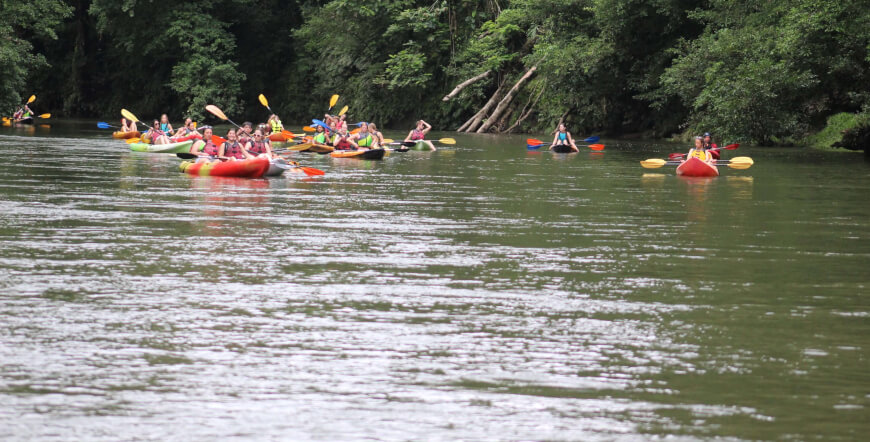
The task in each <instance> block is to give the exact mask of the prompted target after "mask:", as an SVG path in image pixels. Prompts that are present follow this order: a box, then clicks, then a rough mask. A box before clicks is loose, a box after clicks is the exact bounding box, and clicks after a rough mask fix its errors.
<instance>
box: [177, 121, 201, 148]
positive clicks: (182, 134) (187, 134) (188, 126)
mask: <svg viewBox="0 0 870 442" xmlns="http://www.w3.org/2000/svg"><path fill="white" fill-rule="evenodd" d="M193 138H202V135H201V134H200V133H199V132H197V130H196V125H195V124H193V120H192V119H190V118H187V119H185V120H184V126H182V127H180V128H178V130H177V131H175V137H174V138H173V140H175V142H179V141H187V140H190V139H193Z"/></svg>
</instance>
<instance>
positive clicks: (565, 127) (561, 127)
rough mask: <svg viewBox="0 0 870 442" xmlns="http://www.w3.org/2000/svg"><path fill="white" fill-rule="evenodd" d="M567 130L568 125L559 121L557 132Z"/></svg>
mask: <svg viewBox="0 0 870 442" xmlns="http://www.w3.org/2000/svg"><path fill="white" fill-rule="evenodd" d="M567 130H568V126H565V123H559V132H565V131H567Z"/></svg>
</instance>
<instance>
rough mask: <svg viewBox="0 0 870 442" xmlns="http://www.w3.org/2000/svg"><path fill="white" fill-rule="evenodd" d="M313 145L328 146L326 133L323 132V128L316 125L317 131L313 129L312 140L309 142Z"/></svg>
mask: <svg viewBox="0 0 870 442" xmlns="http://www.w3.org/2000/svg"><path fill="white" fill-rule="evenodd" d="M311 141H312V142H313V143H314V144H321V145H323V144H329V137H328V136H327V135H326V131H325V130H323V126H321V125H319V124H318V125H317V129H315V133H314V138H312V140H311Z"/></svg>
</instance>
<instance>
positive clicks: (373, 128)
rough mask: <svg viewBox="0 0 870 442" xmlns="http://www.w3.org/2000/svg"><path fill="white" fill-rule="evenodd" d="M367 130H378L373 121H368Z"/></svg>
mask: <svg viewBox="0 0 870 442" xmlns="http://www.w3.org/2000/svg"><path fill="white" fill-rule="evenodd" d="M369 130H370V131H372V132H377V131H378V127H377V126H375V123H369Z"/></svg>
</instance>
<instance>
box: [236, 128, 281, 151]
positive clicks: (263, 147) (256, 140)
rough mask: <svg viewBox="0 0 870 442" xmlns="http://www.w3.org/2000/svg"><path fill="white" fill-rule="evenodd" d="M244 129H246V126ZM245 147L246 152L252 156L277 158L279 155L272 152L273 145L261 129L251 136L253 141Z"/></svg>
mask: <svg viewBox="0 0 870 442" xmlns="http://www.w3.org/2000/svg"><path fill="white" fill-rule="evenodd" d="M242 127H244V125H243V126H242ZM244 146H245V150H247V151H248V153H250V154H251V155H255V156H258V157H261V156H266V157H267V158H277V155H275V154H274V153H273V152H272V145H271V143H269V138H268V137H266V135H265V134H263V131H262V130H260V129H257V130H255V131H254V134H253V135H251V139H250V140H249V141H248V142H247V143H245V144H244Z"/></svg>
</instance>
